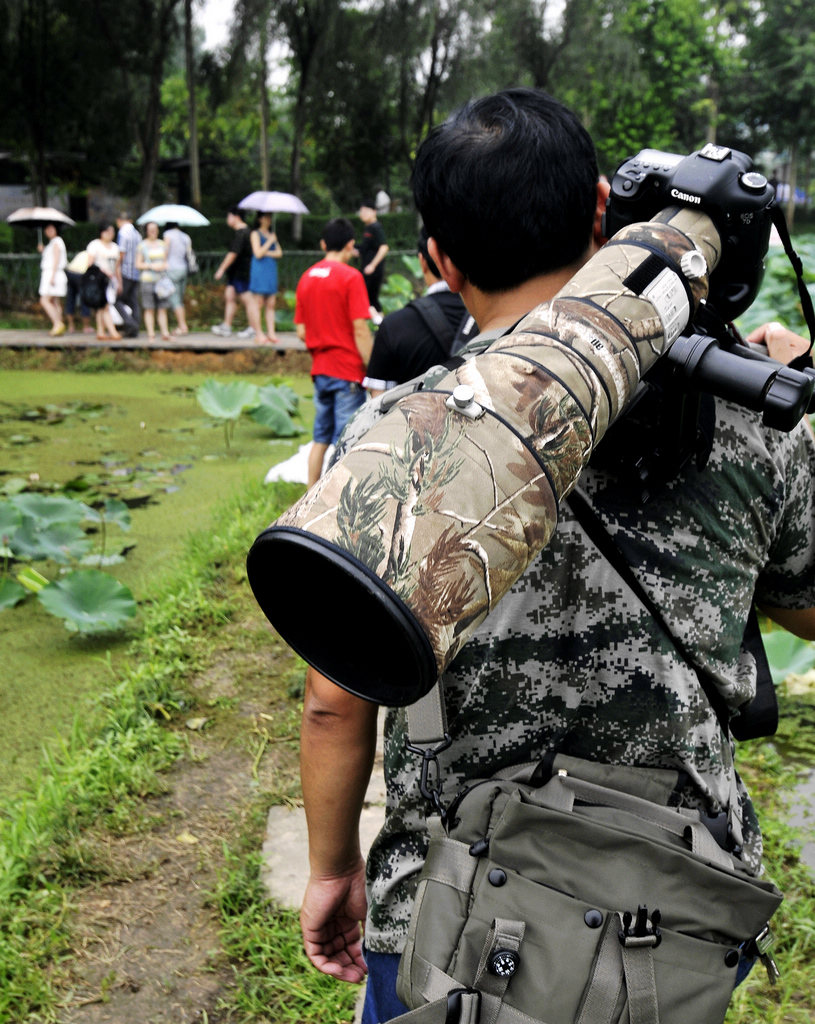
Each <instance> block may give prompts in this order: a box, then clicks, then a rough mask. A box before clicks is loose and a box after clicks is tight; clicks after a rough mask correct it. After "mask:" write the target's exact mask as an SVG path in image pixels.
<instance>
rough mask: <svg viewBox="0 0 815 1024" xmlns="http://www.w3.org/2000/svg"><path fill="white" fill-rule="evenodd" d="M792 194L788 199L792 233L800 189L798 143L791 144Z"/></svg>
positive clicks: (788, 220) (788, 218) (788, 214)
mask: <svg viewBox="0 0 815 1024" xmlns="http://www.w3.org/2000/svg"><path fill="white" fill-rule="evenodd" d="M788 181H789V186H790V194H789V197H788V198H787V227H788V228H789V229H790V231H792V226H793V224H794V223H795V190H796V188H797V187H798V143H797V142H793V143H790V173H789V178H788Z"/></svg>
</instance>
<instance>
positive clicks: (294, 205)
mask: <svg viewBox="0 0 815 1024" xmlns="http://www.w3.org/2000/svg"><path fill="white" fill-rule="evenodd" d="M238 206H239V207H240V209H241V210H257V212H258V213H308V207H307V206H306V204H305V203H304V202H303V201H302V199H298V198H297V196H293V195H292V194H291V192H252V193H251V194H250V195H248V196H247V197H246V198H245V199H241V201H240V202H239V203H238Z"/></svg>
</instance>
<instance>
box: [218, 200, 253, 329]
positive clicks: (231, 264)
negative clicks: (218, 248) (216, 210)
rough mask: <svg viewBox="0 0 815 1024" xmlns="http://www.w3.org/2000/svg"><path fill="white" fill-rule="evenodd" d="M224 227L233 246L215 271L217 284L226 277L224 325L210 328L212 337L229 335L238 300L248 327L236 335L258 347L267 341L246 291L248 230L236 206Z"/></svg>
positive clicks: (249, 258) (249, 250)
mask: <svg viewBox="0 0 815 1024" xmlns="http://www.w3.org/2000/svg"><path fill="white" fill-rule="evenodd" d="M226 223H227V224H228V225H229V227H231V228H232V230H233V232H234V234H233V236H232V244H231V245H230V246H229V252H228V253H227V254H226V256H224V258H223V260H222V261H221V265H220V266H219V267H218V269H217V270H216V271H215V280H216V281H220V280H221V278H222V277H223V276H224V274H226V281H227V284H226V290H225V292H224V319H223V323H220V324H216V325H215V326H214V327H213V328H212V333H213V334H218V335H220V336H221V337H223V338H228V337H230V336H231V335H232V320H233V318H234V316H235V313H236V312H237V309H238V299H239V298H240V301H241V304H242V305H243V307H244V309H245V310H246V319H247V320H248V321H249V326H248V327H246V328H245V329H244V330H242V331H240V332H239V333H238V337H239V338H252V337H254V339H255V341H256V342H258V343H260V342H264V341H266V337H265V335H264V334H263V331H262V330H261V326H260V313H259V311H258V308H257V305H256V304H255V303H254V302H253V301H252V293H251V292H250V291H249V272H250V269H251V266H252V243H251V241H250V238H249V236H250V234H251V232H250V230H249V226H248V224H247V223H246V222H245V221H244V219H243V212H242V211H241V210H240V209H238V207H237V206H233V207H232V209H231V210H229V212H228V213H227V215H226Z"/></svg>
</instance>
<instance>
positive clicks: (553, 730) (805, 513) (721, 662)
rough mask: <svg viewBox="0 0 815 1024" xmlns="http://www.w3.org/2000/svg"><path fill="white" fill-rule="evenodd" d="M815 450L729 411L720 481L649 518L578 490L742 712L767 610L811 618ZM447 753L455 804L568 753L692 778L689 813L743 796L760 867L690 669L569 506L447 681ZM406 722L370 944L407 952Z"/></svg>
mask: <svg viewBox="0 0 815 1024" xmlns="http://www.w3.org/2000/svg"><path fill="white" fill-rule="evenodd" d="M814 473H815V445H813V439H812V436H811V434H810V432H809V430H808V429H807V428H806V427H805V426H804V425H799V427H798V428H797V429H796V430H795V431H794V432H793V433H792V434H790V435H787V434H782V433H779V432H776V431H770V430H766V429H764V428H763V427H762V426H761V424H760V420H759V418H758V417H757V416H756V415H755V414H753V413H751V412H747V411H745V410H742V409H739V408H737V407H735V406H731V405H728V404H726V403H723V402H719V401H717V424H716V437H715V442H714V446H713V451H712V454H711V458H710V461H709V464H708V467H707V468H706V469H705V470H704V471H702V472H699V471H697V470H696V469H695V468H693V467H689V468H688V469H686V470H685V471H684V472H683V474H682V475H681V476H680V477H679V478H677V479H676V480H674V481H673V482H672V483H671V484H669V485H668V486H667V488H666V489H665V490H664V491H663V492H662V493H661V494H660V495H658V496H657V497H655V498H654V499H652V501H650V502H649V503H648V504H646V505H644V506H640V505H638V504H636V503H632V502H630V501H626V500H624V499H622V498H621V496H620V493H619V491H618V489H617V488H616V486H615V484H614V482H613V481H612V480H611V479H610V478H609V477H607V476H605V475H604V474H602V473H600V472H599V471H596V470H593V469H592V468H591V467H590V468H588V469H587V470H585V472H584V474H583V475H582V476H581V478H580V481H579V488H580V489H581V490H582V492H583V493H584V495H585V496H586V497H588V499H589V500H590V501H591V502H592V504H593V505H594V507H595V509H596V510H597V512H598V513H599V514H600V516H601V518H602V519H603V521H604V523H605V525H606V527H607V528H608V529H609V531H610V532H611V534H612V535H613V536H614V539H615V541H616V543H617V544H618V546H619V547H620V548H621V549H622V550H623V552H624V554H625V556H626V558H627V559H628V560H629V562H630V564H631V566H632V568H633V570H634V572H635V573H636V575H637V577H638V579H639V580H640V582H641V583H642V585H643V587H644V588H645V590H646V592H648V593H649V595H650V596H651V598H652V599H653V600H654V602H655V603H656V604H657V605H658V606H659V607H660V609H661V610H662V612H663V615H664V618H665V620H666V622H667V623H668V625H669V627H670V628H671V630H672V632H674V633H675V634H677V635H680V636H682V637H683V639H684V643H685V645H686V647H687V648H688V649H689V650H690V651H691V652H692V654H693V656H694V658H695V660H696V662H697V664H698V666H699V667H700V668H703V669H705V670H706V671H707V672H708V673H709V674H710V675H711V676H712V678H713V679H714V680H715V683H716V685H717V687H718V688H719V689H720V691H721V693H722V694H723V696H724V697H725V699H726V701H727V703H728V706H729V707H731V708H732V709H733V710H735V709H736V708H738V706H739V705H740V704H742V703H743V702H744V701H746V700H748V699H749V698H750V697H751V696H752V695H753V692H754V688H755V671H754V669H755V666H754V664H753V663H752V659H751V658H750V657H749V656H745V655H744V654H743V653H742V652H741V651H740V640H741V637H742V634H743V630H744V623H745V620H746V617H747V613H748V610H749V606H750V602H751V601H752V599H753V594H754V592H755V594H756V598H757V600H758V601H759V603H762V602H763V603H765V604H767V605H768V606H777V607H787V608H807V607H810V606H813V605H815V506H814V505H813V493H812V491H813V485H812V481H813V474H814ZM444 688H445V698H446V703H447V711H448V718H449V727H450V733H451V735H452V737H453V744H452V746H451V747H450V748H449V749H448V750H446V751H445V752H444V753H443V754H441V755H440V758H439V760H440V764H441V773H442V778H443V779H444V785H445V794H446V796H447V798H448V799H449V798H450V797H451V796H452V795H453V794H454V793H455V792H456V790H457V789H458V788H459V787H460V785H461V784H462V783H463V782H464V781H465V780H466V779H472V778H479V777H485V776H489V775H490V774H492V773H493V772H495V771H496V770H497V769H499V768H502V767H505V766H508V765H512V764H515V763H521V762H525V761H529V760H533V759H536V758H539V757H542V756H543V755H545V754H546V753H547V752H551V751H557V752H563V753H568V754H572V755H574V756H577V757H583V758H587V759H592V760H599V761H605V762H608V763H616V764H629V765H637V766H653V767H660V768H672V769H681V770H683V771H684V772H685V775H686V779H687V782H686V785H685V787H684V790H683V801H684V803H685V804H686V805H688V806H694V805H700V804H704V805H705V806H706V807H707V809H708V810H709V811H710V812H717V811H719V810H721V809H723V808H727V806H728V803H729V802H731V793H738V796H737V797H736V800H737V802H738V804H739V808H738V815H739V817H740V818H741V819H742V824H743V829H744V836H745V851H744V859H745V860H746V862H747V863H748V864H749V865H750V867H751V868H752V869H753V870H754V871H758V870H759V869H760V858H761V839H760V833H759V830H758V823H757V821H756V817H755V814H754V811H753V808H752V805H751V803H750V801H749V797H748V796H747V794H746V792H745V791H744V788H743V786H742V785H741V783H740V780H739V779H738V776H737V774H736V770H735V768H734V765H733V759H732V752H731V749H730V746H729V745H728V744H727V742H726V741H725V739H724V737H723V736H722V734H721V731H720V729H719V727H718V724H717V722H716V719H715V716H714V715H713V713H712V711H711V709H710V706H709V704H708V702H707V700H706V698H705V696H704V694H703V692H702V690H701V688H700V686H699V683H698V680H697V678H696V675H695V674H694V672H693V670H692V669H691V668H690V667H689V666H688V665H687V664H685V663H684V662H683V661H682V659H681V658H680V656H679V655H678V654H677V652H676V650H675V648H674V647H673V645H672V644H671V642H670V640H669V639H668V638H667V637H666V636H664V634H662V633H661V632H660V630H659V629H658V627H657V626H655V624H654V623H653V622H652V621H651V618H650V616H649V614H648V612H647V611H646V610H645V608H644V607H643V606H642V604H641V603H640V602H639V600H638V599H637V597H636V596H635V595H634V594H632V593H631V592H630V590H629V589H628V587H627V585H626V584H625V583H624V582H623V581H622V580H621V579H620V577H619V576H618V575H617V574H616V572H615V570H614V569H613V568H612V567H611V566H610V565H609V564H608V562H607V561H606V560H605V559H604V558H603V556H602V555H600V554H599V552H598V551H597V550H596V548H594V546H593V544H592V543H591V541H590V540H588V538H587V537H586V536H585V535H584V533H583V531H582V529H581V528H580V527H579V525H578V524H577V523H576V522H575V520H574V519H573V517H572V516H571V513H570V511H569V509H568V508H566V507H564V508H562V509H561V516H560V522H559V525H558V528H557V531H556V533H555V536H554V539H553V540H552V542H551V543H550V545H549V546H548V547H547V548H546V549H545V550H544V551H543V552H542V553H541V555H540V556H539V557H538V559H537V560H536V561H535V562H534V563H533V564H532V565H531V566H530V567H529V569H528V570H527V572H526V573H525V574H524V576H522V577H521V578H520V579H519V580H518V581H517V583H516V584H515V585H514V586H513V587H512V589H511V590H510V591H509V593H508V594H507V595H506V597H505V598H504V599H503V601H502V602H501V603H500V604H499V606H498V607H497V609H496V610H495V611H494V613H493V614H492V615H491V616H490V617H489V618H488V619H487V620H486V622H484V623H483V624H482V626H481V627H480V628H479V629H478V631H477V632H476V634H475V635H474V636H473V637H472V638H471V640H470V641H469V643H468V644H467V646H466V647H465V648H464V650H463V651H462V652H461V653H460V655H459V656H458V657H457V658H456V659H455V661H454V662H453V663H452V664H451V666H450V668H449V669H448V671H447V672H446V674H445V676H444ZM405 729H406V720H405V712H404V710H390V711H389V712H388V716H387V722H386V729H385V736H386V741H385V772H386V779H387V787H388V802H387V817H386V824H385V826H384V828H383V830H382V832H381V833H380V835H379V837H378V839H377V840H376V842H375V844H374V847H373V849H372V851H371V854H370V856H369V860H368V883H369V917H368V922H367V928H366V936H365V938H366V944H367V945H368V947H369V948H371V949H373V950H376V951H378V952H399V951H401V949H402V946H403V945H404V940H405V937H406V933H407V929H408V923H409V920H410V914H411V907H412V899H413V893H414V891H415V886H416V883H417V879H418V873H419V871H420V870H421V866H422V862H423V859H424V854H425V850H426V847H427V835H426V832H425V812H426V806H427V805H426V801H425V800H424V799H423V798H422V797H421V795H420V794H419V791H418V767H419V766H418V758H417V757H416V756H415V755H413V754H411V753H409V752H407V751H405V749H404V740H405Z"/></svg>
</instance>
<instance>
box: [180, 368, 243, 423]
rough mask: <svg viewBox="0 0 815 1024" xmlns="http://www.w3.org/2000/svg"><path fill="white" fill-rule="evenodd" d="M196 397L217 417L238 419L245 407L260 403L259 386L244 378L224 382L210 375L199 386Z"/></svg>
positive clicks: (219, 418)
mask: <svg viewBox="0 0 815 1024" xmlns="http://www.w3.org/2000/svg"><path fill="white" fill-rule="evenodd" d="M195 397H196V398H197V399H198V404H199V405H200V406H201V408H202V409H203V410H204V412H205V413H208V414H209V415H210V416H214V417H215V419H218V420H236V419H237V418H238V417H239V416H240V414H241V413H242V412H243V411H244V409H252V408H254V406H256V405H257V404H258V387H257V384H249V383H248V382H247V381H242V380H234V381H228V382H227V383H226V384H224V383H222V382H221V381H217V380H213V378H212V377H210V378H209V379H208V380H205V381H204V383H203V384H201V385H200V386H199V387H198V389H197V390H196V392H195Z"/></svg>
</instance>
